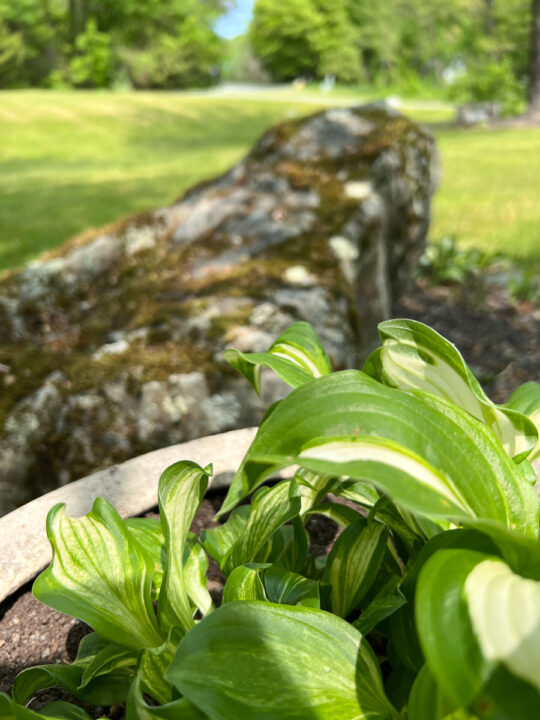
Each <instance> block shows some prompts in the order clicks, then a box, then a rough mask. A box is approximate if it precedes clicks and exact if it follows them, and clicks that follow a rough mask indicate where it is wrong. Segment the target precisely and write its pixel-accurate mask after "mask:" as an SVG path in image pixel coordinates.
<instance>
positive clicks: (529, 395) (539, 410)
mask: <svg viewBox="0 0 540 720" xmlns="http://www.w3.org/2000/svg"><path fill="white" fill-rule="evenodd" d="M506 407H508V408H510V409H511V410H517V412H520V413H523V415H526V416H527V417H528V418H529V420H530V421H531V422H532V423H533V424H534V425H535V427H536V430H537V431H538V436H539V439H538V442H537V443H536V445H535V447H534V448H533V449H532V450H531V452H530V454H529V456H528V459H529V460H531V461H532V460H535V459H536V458H538V457H540V383H537V382H526V383H524V384H523V385H520V386H519V387H518V388H516V389H515V390H514V392H513V393H512V394H511V395H510V398H509V400H508V402H507V403H506Z"/></svg>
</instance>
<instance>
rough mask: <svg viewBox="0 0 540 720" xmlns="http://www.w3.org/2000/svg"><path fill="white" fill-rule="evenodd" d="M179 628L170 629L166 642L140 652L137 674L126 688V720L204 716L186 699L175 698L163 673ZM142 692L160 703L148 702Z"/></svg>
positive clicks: (192, 719) (191, 719) (184, 719)
mask: <svg viewBox="0 0 540 720" xmlns="http://www.w3.org/2000/svg"><path fill="white" fill-rule="evenodd" d="M182 635H183V631H182V630H181V629H180V628H172V629H171V631H170V633H169V636H168V638H167V640H166V642H165V643H164V644H163V645H162V646H161V647H160V648H151V649H148V650H143V651H142V652H141V655H140V658H139V663H138V667H137V673H136V675H135V678H134V680H133V683H132V684H131V687H130V689H129V695H128V698H127V703H126V720H158V719H159V718H163V720H201V719H202V718H206V715H204V714H203V713H202V712H201V711H200V710H199V709H198V708H196V707H194V706H193V705H192V704H191V703H190V702H189V701H188V700H186V698H178V697H177V695H178V693H177V692H176V690H175V689H174V687H173V685H172V684H171V683H170V682H169V681H168V680H166V679H165V677H164V674H165V670H166V669H167V667H168V666H169V665H170V663H171V660H172V658H173V657H174V654H175V652H176V649H177V647H178V643H179V642H180V639H181V638H182ZM145 694H147V695H150V696H151V697H152V698H153V699H154V700H156V701H157V702H159V703H161V704H160V705H159V706H155V705H150V704H149V703H147V702H146V700H145V697H144V696H145Z"/></svg>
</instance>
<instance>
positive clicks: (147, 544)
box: [124, 518, 166, 600]
mask: <svg viewBox="0 0 540 720" xmlns="http://www.w3.org/2000/svg"><path fill="white" fill-rule="evenodd" d="M124 522H125V523H126V526H127V528H128V530H129V532H130V533H131V534H132V535H133V537H134V538H135V540H137V542H138V543H139V545H140V546H141V547H142V548H143V550H144V551H145V552H146V554H147V555H148V557H149V558H150V560H151V562H152V564H153V568H154V574H153V576H152V600H157V599H158V597H159V591H160V589H161V583H162V582H163V572H164V569H165V558H166V548H165V538H164V537H163V530H162V529H161V523H160V521H159V520H157V519H156V518H128V519H127V520H125V521H124Z"/></svg>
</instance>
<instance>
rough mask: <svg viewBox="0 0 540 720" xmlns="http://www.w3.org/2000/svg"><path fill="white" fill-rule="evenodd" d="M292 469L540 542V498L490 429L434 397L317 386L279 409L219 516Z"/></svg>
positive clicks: (360, 382)
mask: <svg viewBox="0 0 540 720" xmlns="http://www.w3.org/2000/svg"><path fill="white" fill-rule="evenodd" d="M340 437H341V438H343V437H345V439H338V438H340ZM314 438H319V439H318V440H315V441H314V440H313V439H314ZM333 443H336V444H333ZM294 463H299V464H300V465H301V466H303V467H306V468H307V469H309V470H312V471H314V472H317V473H321V474H333V475H336V476H343V475H347V476H349V478H355V479H357V480H363V481H365V482H367V483H370V484H374V485H376V486H378V487H380V488H381V489H383V490H384V491H385V492H388V493H389V494H390V495H391V497H392V498H393V499H394V500H396V501H397V502H399V503H400V504H401V505H403V506H404V507H406V508H408V509H410V510H411V511H413V512H417V513H421V514H423V515H426V516H428V517H434V516H439V517H445V518H456V519H458V518H466V517H472V518H474V517H481V518H489V519H492V520H495V521H497V522H498V523H500V524H501V525H504V526H506V527H509V528H515V529H519V530H521V531H522V532H523V533H525V534H528V535H530V536H531V537H536V536H537V533H538V498H537V497H536V494H535V493H534V490H533V488H532V487H531V486H530V485H529V484H528V483H525V482H524V480H523V478H522V476H521V475H520V474H519V472H518V471H516V465H515V463H513V462H512V460H511V459H510V458H509V457H508V455H507V454H506V453H505V452H504V450H503V449H502V447H501V445H500V443H499V442H498V441H497V438H496V437H495V436H494V435H493V433H492V432H491V431H490V430H489V428H487V427H486V426H485V425H483V424H482V423H480V422H479V421H477V420H475V419H474V418H473V417H471V415H469V414H468V413H467V412H465V411H463V410H461V409H460V408H458V407H457V406H454V405H452V404H451V403H449V402H447V401H445V400H442V399H440V398H437V397H436V396H434V395H430V394H428V393H405V392H403V391H400V390H395V389H393V388H389V387H386V386H384V385H381V384H380V383H377V382H376V381H374V380H373V379H371V378H369V377H368V376H367V375H365V374H364V373H362V372H359V371H357V370H346V371H343V372H338V373H333V374H332V375H328V376H325V377H322V378H319V379H318V380H314V381H313V382H311V383H309V384H307V385H304V386H302V387H300V388H297V389H296V390H294V391H293V392H292V393H291V394H290V395H289V396H287V397H286V398H285V399H284V400H282V401H281V402H280V404H279V406H278V407H277V408H276V409H275V410H274V412H273V413H272V414H271V415H270V416H269V417H268V418H267V420H266V421H265V422H264V423H263V424H262V425H261V427H260V428H259V431H258V433H257V435H256V437H255V439H254V440H253V443H252V444H251V447H250V448H249V450H248V453H247V455H246V456H245V458H244V460H243V462H242V465H241V467H240V469H239V471H238V473H237V475H236V476H235V478H234V481H233V483H232V485H231V487H230V489H229V492H228V495H227V498H226V499H225V502H224V504H223V506H222V508H221V510H220V512H225V511H227V510H229V509H230V508H231V507H233V506H234V505H235V504H236V503H237V502H238V501H239V500H240V499H241V498H242V497H244V496H245V495H247V494H249V493H250V492H252V491H253V489H254V488H256V487H257V486H258V485H260V484H261V483H262V482H264V480H265V479H266V478H268V477H271V476H272V475H273V474H275V472H276V471H277V470H279V469H281V468H283V467H285V466H287V465H291V464H294ZM464 467H466V468H467V473H464V472H463V468H464Z"/></svg>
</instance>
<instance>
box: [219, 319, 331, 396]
mask: <svg viewBox="0 0 540 720" xmlns="http://www.w3.org/2000/svg"><path fill="white" fill-rule="evenodd" d="M224 358H225V360H227V362H229V363H230V364H231V365H232V366H233V367H234V368H236V369H237V370H238V371H239V372H240V373H242V375H244V377H245V378H246V379H247V380H249V382H250V383H251V384H252V385H253V387H254V388H255V390H256V391H257V392H260V375H261V367H267V368H270V369H271V370H273V371H274V372H275V373H276V374H277V375H278V376H279V377H280V378H281V379H282V380H284V381H285V382H286V383H287V384H288V385H291V387H299V386H300V385H303V384H304V383H306V382H308V381H309V380H312V379H313V378H317V377H321V375H327V374H328V373H330V372H332V367H331V365H330V360H329V359H328V356H327V354H326V352H325V350H324V348H323V346H322V345H321V342H320V340H319V338H318V337H317V335H316V334H315V332H314V330H313V328H312V327H311V325H310V324H309V323H306V322H299V323H295V324H294V325H292V326H291V327H290V328H288V329H287V330H285V332H284V333H282V334H281V335H280V336H279V337H278V339H277V340H276V341H275V342H274V343H273V345H272V346H271V347H270V349H269V350H268V352H265V353H248V354H245V353H242V352H240V351H239V350H234V349H229V350H226V351H225V353H224Z"/></svg>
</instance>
